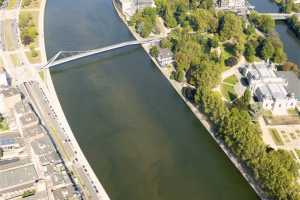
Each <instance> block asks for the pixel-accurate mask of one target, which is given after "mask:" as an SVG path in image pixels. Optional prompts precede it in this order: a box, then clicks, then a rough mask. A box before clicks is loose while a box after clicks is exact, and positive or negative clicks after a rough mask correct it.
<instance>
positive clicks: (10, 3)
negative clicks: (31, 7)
mask: <svg viewBox="0 0 300 200" xmlns="http://www.w3.org/2000/svg"><path fill="white" fill-rule="evenodd" d="M16 3H17V0H9V1H8V5H7V9H9V10H10V9H14V8H15V7H16Z"/></svg>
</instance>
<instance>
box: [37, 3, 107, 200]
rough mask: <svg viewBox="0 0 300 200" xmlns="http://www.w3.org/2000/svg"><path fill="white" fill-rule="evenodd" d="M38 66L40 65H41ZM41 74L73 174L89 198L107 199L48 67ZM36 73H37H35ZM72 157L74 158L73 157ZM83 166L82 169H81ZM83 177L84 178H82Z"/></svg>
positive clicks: (42, 40) (41, 23) (42, 42)
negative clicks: (69, 148)
mask: <svg viewBox="0 0 300 200" xmlns="http://www.w3.org/2000/svg"><path fill="white" fill-rule="evenodd" d="M46 5H47V0H42V2H41V6H40V15H39V46H40V52H41V63H40V65H41V66H44V65H46V64H47V54H46V47H45V37H44V20H45V9H46ZM41 66H40V67H41ZM42 73H43V75H42V76H37V79H38V80H39V82H40V85H41V87H42V88H43V90H44V91H45V93H46V95H47V96H48V99H49V100H50V102H51V105H52V106H53V108H54V110H55V111H56V113H57V116H58V119H59V121H60V123H61V126H62V129H63V130H64V133H65V134H66V135H67V137H68V138H69V139H70V142H71V144H72V148H73V149H74V150H73V151H74V152H75V154H76V157H77V158H76V159H78V161H77V162H78V163H77V164H76V165H78V166H73V167H71V169H72V171H73V172H74V174H76V175H77V178H78V179H79V182H80V183H81V184H82V187H83V189H85V190H87V191H89V195H90V198H91V199H100V200H109V199H110V198H109V196H108V194H107V193H106V191H105V189H104V187H103V185H102V184H101V182H100V181H99V179H98V177H97V176H96V174H95V172H94V170H93V169H92V167H91V166H90V164H89V162H88V160H87V159H86V157H85V155H84V154H83V152H82V150H81V148H80V146H79V144H78V142H77V140H76V138H75V136H74V134H73V131H72V129H71V127H70V125H69V123H68V121H67V119H66V117H65V114H64V112H63V109H62V107H61V105H60V102H59V99H58V96H57V93H56V90H55V87H54V85H53V81H52V78H51V73H50V70H49V68H47V69H45V70H44V71H42ZM36 74H37V73H36ZM42 79H43V80H42ZM73 159H74V158H73ZM66 162H74V161H72V160H67V161H66ZM82 166H83V168H84V170H83V169H81V167H82ZM82 179H84V180H82Z"/></svg>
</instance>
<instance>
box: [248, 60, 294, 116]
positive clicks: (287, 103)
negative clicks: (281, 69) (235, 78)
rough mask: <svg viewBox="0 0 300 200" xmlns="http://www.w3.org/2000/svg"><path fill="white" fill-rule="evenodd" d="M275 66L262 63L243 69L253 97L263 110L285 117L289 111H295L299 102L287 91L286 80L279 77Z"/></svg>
mask: <svg viewBox="0 0 300 200" xmlns="http://www.w3.org/2000/svg"><path fill="white" fill-rule="evenodd" d="M275 71H276V69H275V66H274V65H273V64H269V63H265V62H261V63H258V64H251V65H247V66H246V67H244V68H243V69H242V72H243V75H244V76H245V77H246V78H247V80H248V83H249V89H250V91H251V92H252V94H253V96H254V97H255V98H256V99H257V100H258V101H259V102H261V103H262V106H263V109H265V110H271V111H272V113H273V114H275V115H283V114H286V113H287V110H288V109H294V108H295V107H296V105H297V100H296V98H295V95H294V94H293V93H289V92H288V90H287V88H286V87H287V85H288V82H287V80H286V79H284V78H281V77H278V76H277V75H276V73H275Z"/></svg>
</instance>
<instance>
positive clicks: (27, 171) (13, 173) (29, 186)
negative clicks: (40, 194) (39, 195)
mask: <svg viewBox="0 0 300 200" xmlns="http://www.w3.org/2000/svg"><path fill="white" fill-rule="evenodd" d="M0 177H1V178H0V197H1V195H2V196H4V199H8V197H10V198H12V197H16V196H20V195H22V194H23V193H24V192H25V191H28V190H34V188H35V184H36V181H37V180H38V175H37V172H36V170H35V168H34V165H33V164H30V165H25V166H19V167H17V168H11V169H7V170H3V171H0Z"/></svg>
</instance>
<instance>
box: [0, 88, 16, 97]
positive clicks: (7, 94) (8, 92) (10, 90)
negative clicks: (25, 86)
mask: <svg viewBox="0 0 300 200" xmlns="http://www.w3.org/2000/svg"><path fill="white" fill-rule="evenodd" d="M2 94H3V95H4V97H11V96H14V95H19V94H20V92H19V91H18V90H17V88H14V87H9V88H8V89H5V90H2Z"/></svg>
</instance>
